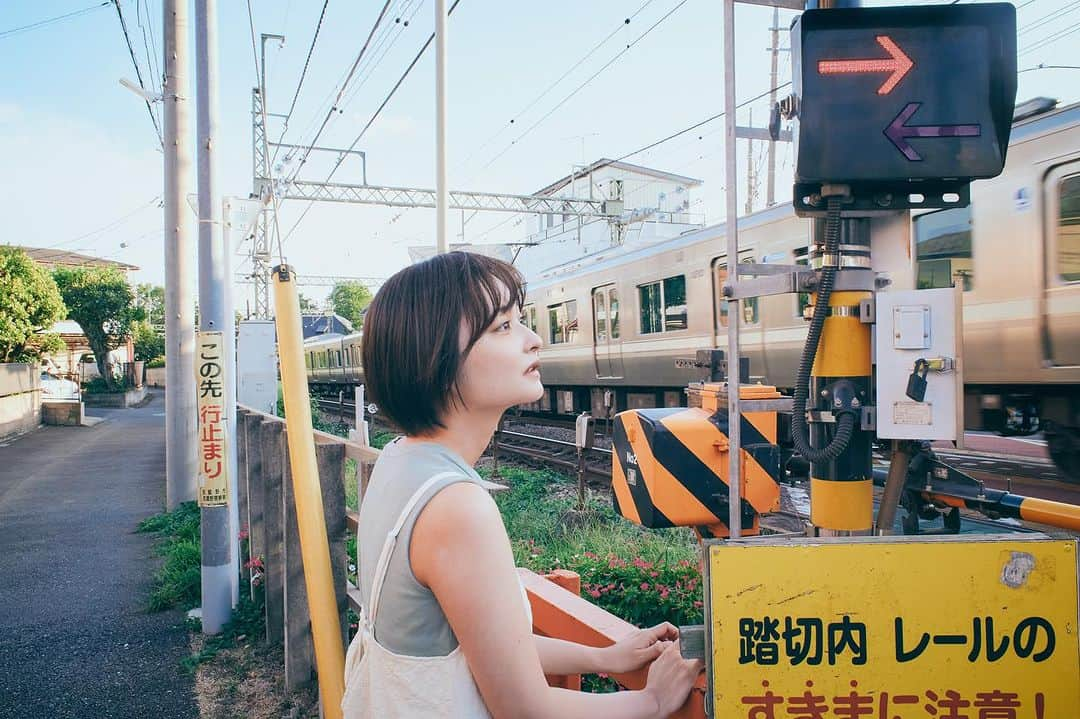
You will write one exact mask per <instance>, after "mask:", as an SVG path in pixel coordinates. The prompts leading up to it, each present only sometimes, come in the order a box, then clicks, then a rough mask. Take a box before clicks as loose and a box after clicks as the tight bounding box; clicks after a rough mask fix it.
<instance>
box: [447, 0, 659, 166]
mask: <svg viewBox="0 0 1080 719" xmlns="http://www.w3.org/2000/svg"><path fill="white" fill-rule="evenodd" d="M653 2H655V0H646V1H645V3H643V4H642V5H641V7H639V8H638V9H637V10H635V11H634V14H633V15H630V16H629V17H627V18H626V19H624V20H621V21H619V24H618V25H617V26H616V27H615V29H614V30H612V31H611V32H610V33H608V34H607V35H606V36H604V38H603V39H602V40H601V41H600V42H598V43H596V44H595V45H593V47H592V49H590V50H589V51H588V52H586V53H585V54H584V55H582V56H581V57H580V58H579V59H578V60H577V62H575V63H574V64H573V65H571V66H570V67H569V68H568V69H567V70H566V72H564V73H563V74H562V75H560V76H559V77H558V79H556V80H555V81H554V82H552V83H551V84H550V85H548V86H547V87H546V88H545V89H544V90H542V91H541V92H540V94H539V95H537V96H536V97H534V98H533V99H532V100H531V101H530V102H529V104H527V105H526V106H525V107H523V108H522V109H520V110H518V112H517V114H515V115H514V116H513V117H511V118H510V120H509V121H508V122H506V123H504V124H503V125H502V127H500V128H499V130H498V131H496V132H495V134H494V135H492V136H491V137H489V138H488V139H487V140H485V141H484V142H483V143H481V144H480V146H479V147H477V148H476V149H475V150H473V151H472V152H471V153H470V154H469V156H468V157H466V158H465V159H464V160H462V161H461V163H460V164H459V165H458V167H459V168H460V167H463V166H465V165H468V164H469V163H470V162H471V161H472V159H473V158H474V157H476V156H477V155H478V154H480V153H481V152H482V151H484V150H485V149H487V147H488V146H489V145H491V143H492V142H494V141H495V140H497V139H498V138H499V137H500V136H501V135H502V134H503V133H504V132H506V131H507V130H508V129H510V127H511V126H512V125H513V124H514V123H515V122H517V121H518V120H520V119H521V117H522V116H523V115H524V114H525V113H526V112H528V111H529V110H531V109H533V108H534V107H536V105H537V103H539V102H540V101H541V100H542V99H544V98H545V97H546V96H547V95H548V93H550V92H551V91H552V90H554V89H555V88H556V87H558V85H559V83H561V82H562V81H563V80H565V79H566V78H567V77H569V76H570V74H571V73H572V72H574V70H577V69H578V68H579V67H581V66H582V65H583V64H584V63H585V61H586V60H588V59H589V58H590V57H592V56H593V55H595V54H596V51H597V50H599V49H600V48H601V47H603V46H604V45H606V44H607V43H608V42H610V41H611V39H612V38H613V37H615V36H616V35H617V34H618V33H619V32H621V31H622V30H624V29H625V28H626V26H627V25H629V24H630V22H631V21H632V20H633V19H634V18H636V17H637V16H638V15H640V14H641V13H642V12H643V11H644V10H645V8H647V7H648V6H649V5H651V4H652V3H653Z"/></svg>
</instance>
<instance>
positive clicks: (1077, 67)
mask: <svg viewBox="0 0 1080 719" xmlns="http://www.w3.org/2000/svg"><path fill="white" fill-rule="evenodd" d="M1032 70H1080V65H1047V64H1046V63H1042V62H1040V63H1039V64H1038V65H1035V66H1034V67H1025V68H1024V69H1023V70H1019V71H1017V73H1016V74H1017V75H1019V74H1020V73H1023V72H1031V71H1032Z"/></svg>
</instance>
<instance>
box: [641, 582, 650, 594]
mask: <svg viewBox="0 0 1080 719" xmlns="http://www.w3.org/2000/svg"><path fill="white" fill-rule="evenodd" d="M641 591H643V592H647V591H649V583H648V582H642V583H641Z"/></svg>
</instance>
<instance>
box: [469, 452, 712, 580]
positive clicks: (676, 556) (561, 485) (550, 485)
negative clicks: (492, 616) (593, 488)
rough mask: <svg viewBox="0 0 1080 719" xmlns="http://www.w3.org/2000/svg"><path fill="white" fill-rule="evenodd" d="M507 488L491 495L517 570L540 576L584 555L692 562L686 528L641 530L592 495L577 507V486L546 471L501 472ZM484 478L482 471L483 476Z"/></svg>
mask: <svg viewBox="0 0 1080 719" xmlns="http://www.w3.org/2000/svg"><path fill="white" fill-rule="evenodd" d="M499 473H500V475H501V476H502V477H503V478H504V479H505V480H506V482H507V484H509V486H510V489H509V490H507V491H505V492H499V493H497V494H496V495H495V502H496V504H498V506H499V509H500V511H501V512H502V516H503V521H504V522H505V524H506V531H507V534H509V535H510V541H511V543H512V545H513V548H514V561H515V562H516V563H517V565H518V566H520V567H527V568H529V569H532V570H533V571H538V572H543V571H549V570H551V569H554V568H557V567H559V566H566V565H567V564H568V563H570V562H571V561H572V560H573V559H574V558H576V557H580V556H582V555H584V554H585V553H586V552H591V553H593V554H596V555H599V556H601V557H606V556H608V555H610V554H614V555H616V556H618V557H622V558H625V559H632V558H635V557H640V558H641V559H642V560H644V561H646V562H653V563H656V562H665V563H667V564H675V563H678V562H680V561H693V562H696V561H697V542H696V540H695V537H694V534H693V532H692V531H691V530H690V529H686V528H676V529H659V530H655V529H644V528H642V527H639V526H638V525H635V524H633V523H631V522H629V521H627V520H626V519H623V518H622V517H620V516H619V515H618V514H616V513H615V511H614V509H613V508H612V506H611V502H610V500H608V499H607V498H606V497H604V498H603V499H601V498H600V497H599V496H597V495H596V494H593V493H589V495H588V496H587V499H586V502H585V507H584V509H582V510H579V509H577V485H576V483H575V482H574V481H572V480H571V479H569V478H568V477H566V476H565V475H562V474H559V473H557V472H551V471H545V470H528V469H516V468H505V467H504V468H502V469H500V470H499ZM483 474H487V472H483Z"/></svg>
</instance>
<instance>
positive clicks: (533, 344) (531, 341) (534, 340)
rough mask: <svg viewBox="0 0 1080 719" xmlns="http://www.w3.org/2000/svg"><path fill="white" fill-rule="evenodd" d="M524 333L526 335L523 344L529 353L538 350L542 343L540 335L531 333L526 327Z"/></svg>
mask: <svg viewBox="0 0 1080 719" xmlns="http://www.w3.org/2000/svg"><path fill="white" fill-rule="evenodd" d="M525 331H526V332H527V333H528V334H527V335H526V336H525V344H526V346H527V347H528V349H529V352H532V351H534V350H538V349H540V346H541V345H542V344H543V341H542V340H541V339H540V335H538V334H536V333H535V332H533V331H532V330H531V329H530V328H528V327H526V328H525Z"/></svg>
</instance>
